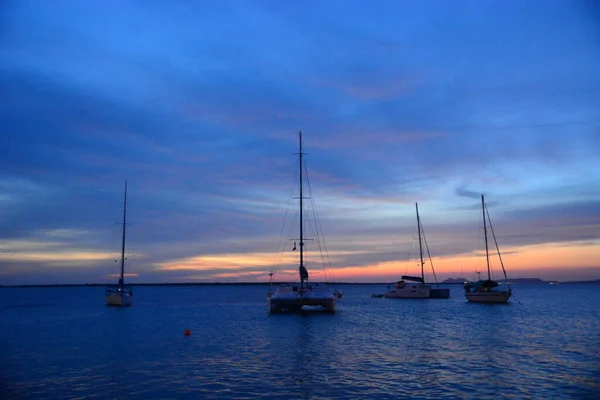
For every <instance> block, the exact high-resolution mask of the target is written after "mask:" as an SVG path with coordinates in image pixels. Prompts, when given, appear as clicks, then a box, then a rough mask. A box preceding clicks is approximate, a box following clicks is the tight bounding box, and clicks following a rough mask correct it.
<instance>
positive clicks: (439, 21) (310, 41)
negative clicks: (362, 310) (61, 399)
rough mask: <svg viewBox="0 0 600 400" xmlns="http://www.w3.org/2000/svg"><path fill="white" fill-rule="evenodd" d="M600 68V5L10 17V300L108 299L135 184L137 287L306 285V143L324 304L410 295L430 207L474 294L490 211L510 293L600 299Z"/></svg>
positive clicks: (440, 266)
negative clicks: (84, 291)
mask: <svg viewBox="0 0 600 400" xmlns="http://www.w3.org/2000/svg"><path fill="white" fill-rule="evenodd" d="M598 65H600V7H598V5H597V4H595V3H594V2H589V1H575V0H574V1H558V0H548V1H543V2H528V1H493V0H489V1H461V2H458V1H433V0H432V1H387V0H386V1H383V0H376V1H350V0H348V1H340V0H337V1H327V0H319V1H287V0H283V1H280V0H277V1H276V0H272V1H270V0H269V1H267V0H264V1H262V0H261V1H252V0H244V1H242V0H238V1H233V0H223V1H218V2H217V1H185V0H180V1H169V2H162V1H128V0H119V1H116V0H113V1H110V0H109V1H93V0H89V1H77V0H73V1H63V0H56V1H51V2H50V1H37V0H35V1H27V0H20V1H3V2H1V3H0V88H1V90H0V129H1V138H2V141H1V143H2V145H1V146H0V285H12V284H54V283H105V282H116V280H117V273H118V272H119V264H118V263H116V262H115V260H117V259H119V257H120V250H121V249H120V246H121V243H120V240H121V237H120V235H121V226H120V225H119V224H118V222H119V221H121V219H122V213H123V191H124V184H125V180H127V182H128V200H127V207H128V212H127V219H128V222H129V223H130V224H131V225H127V249H126V256H127V261H126V272H127V276H126V280H127V281H129V282H138V283H143V282H147V283H152V282H157V283H158V282H198V281H202V282H246V281H252V282H266V281H268V279H269V275H268V274H269V272H270V271H274V272H275V280H297V279H298V276H297V275H298V272H297V271H298V253H299V252H298V251H293V250H292V248H293V244H294V238H296V239H297V238H298V226H299V223H298V222H297V215H298V208H299V206H298V200H297V199H293V197H297V196H298V183H297V181H298V169H299V168H298V158H297V155H295V153H297V152H298V132H299V131H300V130H301V131H302V134H303V142H304V152H305V153H306V155H305V157H304V161H305V166H306V172H307V173H308V175H307V176H308V179H309V181H308V182H309V183H310V189H311V190H310V192H311V193H310V197H311V198H310V200H306V201H305V215H308V216H309V217H310V218H307V219H306V220H305V227H306V229H305V230H306V232H307V236H308V237H309V238H312V239H318V238H319V237H315V233H322V237H321V240H307V241H306V250H307V251H306V266H307V268H308V270H309V273H310V274H311V277H310V279H311V280H313V281H322V280H326V279H331V280H334V281H338V282H339V281H345V282H391V281H394V280H397V279H399V277H400V276H401V275H404V274H409V275H415V274H417V275H418V274H419V272H420V271H419V268H420V266H419V262H418V261H417V259H416V258H415V257H416V256H417V255H418V241H417V240H416V239H415V238H416V236H417V225H416V215H415V203H418V204H419V213H420V217H421V222H422V225H423V228H424V232H425V240H426V242H427V248H428V249H429V253H430V254H431V260H432V261H433V266H434V268H435V272H436V276H437V279H438V280H442V279H445V278H448V277H465V278H467V279H475V278H476V277H477V275H476V271H480V272H481V271H483V273H485V270H486V260H485V244H484V241H483V236H484V235H483V229H482V227H483V218H482V213H481V197H480V196H481V195H482V194H484V195H485V199H486V203H487V206H488V211H489V215H490V218H491V221H492V224H493V225H492V226H493V231H494V234H495V236H496V239H497V242H498V246H499V248H500V250H501V252H502V254H503V261H504V265H505V267H506V271H507V274H508V276H509V278H510V277H513V278H517V277H539V278H542V279H552V280H561V281H567V280H587V279H599V278H600V108H599V107H598V105H599V104H600V74H599V73H598ZM305 184H306V186H305V190H306V191H308V189H309V187H308V184H307V181H306V179H305ZM313 206H314V208H313ZM315 210H316V211H315ZM315 216H316V217H318V218H315ZM315 227H318V228H319V229H318V230H316V229H315ZM488 228H489V225H488ZM489 244H490V251H491V250H494V252H492V251H491V256H493V257H491V258H490V259H491V262H492V274H493V276H494V277H500V275H498V268H499V263H498V261H497V257H496V254H495V245H494V243H493V238H491V237H490V243H489ZM319 246H321V247H320V248H321V250H327V251H326V252H325V254H326V255H327V257H326V258H325V259H326V260H327V264H326V267H327V268H326V269H324V268H323V265H322V263H321V257H320V255H321V251H319ZM426 253H427V252H426ZM425 271H426V273H427V275H428V280H431V279H433V278H432V274H431V271H432V269H431V266H430V264H429V263H427V264H426V266H425ZM494 274H495V275H494Z"/></svg>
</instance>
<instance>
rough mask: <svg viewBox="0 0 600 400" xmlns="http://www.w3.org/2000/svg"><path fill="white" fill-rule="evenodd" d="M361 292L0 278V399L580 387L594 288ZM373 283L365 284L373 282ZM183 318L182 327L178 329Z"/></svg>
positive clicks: (489, 394)
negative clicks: (270, 304)
mask: <svg viewBox="0 0 600 400" xmlns="http://www.w3.org/2000/svg"><path fill="white" fill-rule="evenodd" d="M451 290H452V293H451V296H452V297H451V298H450V299H436V300H411V299H373V298H371V297H370V294H371V293H372V292H373V291H374V288H373V287H372V286H349V287H347V288H345V289H344V294H345V296H344V300H343V301H341V302H340V303H339V305H338V310H339V311H338V312H337V313H336V314H335V315H332V314H311V313H306V314H300V315H286V314H280V315H268V314H267V312H266V310H265V307H264V288H263V287H253V286H248V287H243V286H234V287H140V288H139V289H138V290H136V303H135V305H134V306H133V307H131V308H127V309H119V308H110V307H105V306H104V297H103V288H48V289H1V290H0V310H1V312H2V315H1V317H2V323H1V325H0V342H1V343H2V348H1V349H0V357H1V359H0V367H2V373H3V374H4V375H3V376H2V381H1V382H0V384H2V385H3V386H0V390H2V393H1V395H2V396H0V397H2V398H3V399H4V398H10V397H11V396H13V397H15V398H28V397H30V398H73V397H77V398H87V397H95V398H107V399H113V398H144V399H148V398H160V399H164V398H182V397H191V398H206V399H229V398H238V399H256V398H273V399H279V398H281V399H283V398H285V399H290V398H301V399H320V398H322V399H331V398H341V399H348V398H365V399H367V398H377V399H396V398H404V397H416V398H432V397H436V398H470V397H486V398H497V397H518V398H523V397H533V398H594V397H595V396H597V395H598V394H599V393H600V382H599V380H598V379H599V378H598V377H599V376H600V373H598V372H599V371H600V346H598V343H600V311H599V310H598V307H597V304H600V291H599V290H598V287H597V286H591V287H588V286H568V285H553V286H550V285H548V286H517V287H516V288H515V290H517V291H518V292H517V293H518V295H519V300H520V301H521V302H522V303H523V304H515V303H513V304H508V305H485V304H473V303H467V302H465V300H464V297H463V295H462V290H461V288H460V287H452V288H451ZM375 291H376V290H375ZM186 328H189V329H190V330H191V332H192V334H191V336H189V337H185V336H184V335H183V331H184V330H185V329H186Z"/></svg>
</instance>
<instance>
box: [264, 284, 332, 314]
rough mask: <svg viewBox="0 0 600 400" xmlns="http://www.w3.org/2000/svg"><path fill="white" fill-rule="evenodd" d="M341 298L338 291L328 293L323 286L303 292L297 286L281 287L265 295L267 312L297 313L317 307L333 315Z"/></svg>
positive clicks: (310, 287)
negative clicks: (337, 301)
mask: <svg viewBox="0 0 600 400" xmlns="http://www.w3.org/2000/svg"><path fill="white" fill-rule="evenodd" d="M341 297H342V293H341V292H340V291H338V290H334V291H330V290H328V289H327V288H326V287H324V286H316V287H312V286H309V287H308V288H305V289H304V290H303V291H302V290H300V289H299V288H298V287H297V286H281V287H280V288H278V289H277V291H276V292H275V293H274V294H271V293H269V294H268V295H267V311H268V312H269V313H279V312H286V311H287V312H298V311H301V310H302V309H303V308H305V307H319V308H320V309H321V310H322V311H324V312H330V313H333V312H335V303H336V300H337V299H339V298H341Z"/></svg>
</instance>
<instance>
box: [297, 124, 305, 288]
mask: <svg viewBox="0 0 600 400" xmlns="http://www.w3.org/2000/svg"><path fill="white" fill-rule="evenodd" d="M298 138H299V142H300V151H299V153H298V159H299V160H300V289H303V288H304V276H303V274H302V271H303V269H302V267H304V231H303V228H304V227H303V225H304V222H303V219H302V208H303V204H302V131H300V132H298Z"/></svg>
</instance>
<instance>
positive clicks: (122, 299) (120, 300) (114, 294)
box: [106, 290, 133, 307]
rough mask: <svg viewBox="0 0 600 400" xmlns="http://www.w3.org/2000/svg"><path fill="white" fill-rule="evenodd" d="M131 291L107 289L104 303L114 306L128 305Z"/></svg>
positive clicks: (130, 302)
mask: <svg viewBox="0 0 600 400" xmlns="http://www.w3.org/2000/svg"><path fill="white" fill-rule="evenodd" d="M132 299H133V293H131V291H118V290H117V291H110V290H109V291H107V292H106V305H107V306H114V307H128V306H130V305H131V304H132Z"/></svg>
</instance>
